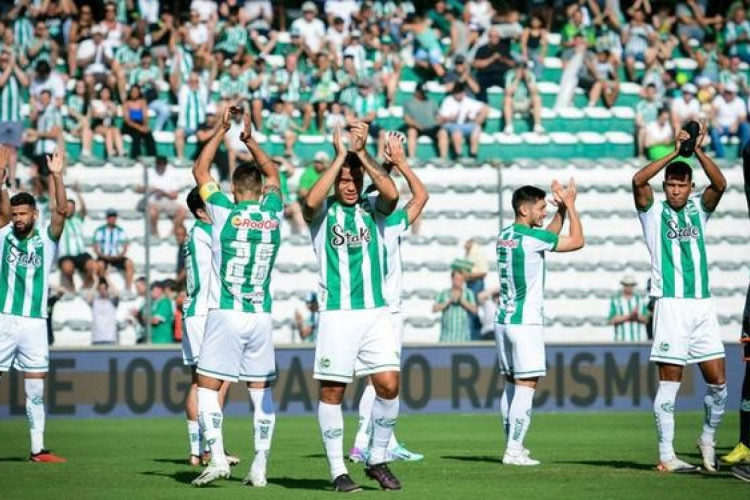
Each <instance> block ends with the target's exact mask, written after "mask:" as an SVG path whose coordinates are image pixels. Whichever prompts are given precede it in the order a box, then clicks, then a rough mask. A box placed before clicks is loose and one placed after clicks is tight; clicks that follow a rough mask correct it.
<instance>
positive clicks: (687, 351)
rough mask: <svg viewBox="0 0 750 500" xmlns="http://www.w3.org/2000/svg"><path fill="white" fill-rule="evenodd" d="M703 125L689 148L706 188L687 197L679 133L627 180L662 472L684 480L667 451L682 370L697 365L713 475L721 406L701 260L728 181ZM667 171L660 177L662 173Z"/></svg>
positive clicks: (715, 327) (722, 388)
mask: <svg viewBox="0 0 750 500" xmlns="http://www.w3.org/2000/svg"><path fill="white" fill-rule="evenodd" d="M705 136H706V124H705V123H702V124H701V126H700V130H699V131H698V135H697V137H696V141H695V154H696V156H697V157H698V161H699V162H700V165H701V167H702V168H703V171H704V172H705V173H706V176H707V177H708V180H709V181H710V185H709V186H708V187H707V188H706V189H705V190H704V191H703V193H701V194H699V195H696V196H693V189H694V187H695V184H694V183H693V173H692V169H691V168H690V166H689V165H688V164H687V163H685V162H684V161H681V160H677V161H675V160H676V159H677V157H678V156H679V154H680V148H681V147H682V146H683V143H684V142H685V141H692V139H691V136H690V134H688V133H687V132H686V131H685V130H682V131H680V133H679V134H678V135H677V137H676V138H675V149H674V151H672V152H671V153H670V154H669V155H667V156H665V157H664V158H662V159H660V160H657V161H654V162H652V163H649V164H648V165H646V166H645V167H643V168H642V169H641V170H639V171H638V172H637V173H636V174H635V176H633V196H634V198H635V206H636V208H637V209H638V218H639V220H640V222H641V225H642V226H643V236H644V238H645V240H646V247H647V248H648V250H649V253H650V255H651V285H650V291H649V293H650V295H651V296H652V297H654V298H655V299H656V301H655V307H654V341H653V345H652V348H651V356H650V359H651V361H652V362H654V363H656V364H657V366H658V369H659V388H658V390H657V393H656V397H655V398H654V415H655V418H656V428H657V436H658V441H659V465H658V469H659V470H660V471H662V472H675V473H690V472H697V471H699V470H700V468H699V467H695V466H693V465H691V464H689V463H686V462H684V461H682V460H680V459H678V458H677V456H676V455H675V452H674V444H673V441H674V429H675V422H674V412H675V401H676V399H677V392H678V391H679V388H680V384H681V382H682V373H683V370H684V367H685V365H686V364H693V363H697V364H698V366H699V367H700V369H701V373H702V374H703V378H704V380H705V381H706V384H707V387H706V396H705V399H704V405H705V408H706V418H705V421H704V424H703V432H702V433H701V435H700V437H699V438H698V441H697V445H698V448H699V450H700V452H701V455H702V457H703V465H704V466H705V468H706V469H707V470H709V471H715V470H716V467H717V465H716V451H715V435H716V429H717V427H718V426H719V423H720V422H721V418H722V416H723V414H724V408H725V406H726V400H727V381H726V373H725V365H724V344H723V343H722V341H721V334H720V331H719V320H718V317H717V315H716V307H715V306H714V304H713V301H712V300H711V288H710V286H709V280H708V278H709V276H708V258H707V256H706V242H705V239H706V233H705V231H706V225H707V224H708V220H709V219H710V217H711V215H712V214H713V212H714V210H716V207H717V206H718V205H719V201H720V200H721V197H722V195H723V194H724V191H725V190H726V187H727V181H726V179H725V178H724V175H722V173H721V171H720V170H719V168H718V167H717V166H716V163H714V162H713V160H711V158H709V157H708V155H706V153H705V152H704V151H703V148H702V145H703V139H704V138H705ZM665 167H666V170H665ZM662 170H665V173H664V182H663V184H662V185H663V187H664V193H665V195H666V196H665V198H666V199H665V200H664V201H660V202H655V201H654V192H653V190H652V189H651V186H650V185H649V181H650V180H651V179H653V178H654V177H655V176H656V175H657V174H658V173H659V172H661V171H662Z"/></svg>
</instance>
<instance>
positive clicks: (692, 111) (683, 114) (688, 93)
mask: <svg viewBox="0 0 750 500" xmlns="http://www.w3.org/2000/svg"><path fill="white" fill-rule="evenodd" d="M680 92H681V94H682V95H681V96H680V97H677V98H675V99H673V100H672V105H671V107H670V112H671V114H672V128H673V129H674V130H682V127H683V125H685V124H686V123H687V122H690V121H697V120H698V117H699V115H700V103H699V102H698V99H696V98H695V96H696V94H697V93H698V88H697V87H696V86H695V85H693V84H692V83H686V84H684V85H683V86H682V87H681V88H680Z"/></svg>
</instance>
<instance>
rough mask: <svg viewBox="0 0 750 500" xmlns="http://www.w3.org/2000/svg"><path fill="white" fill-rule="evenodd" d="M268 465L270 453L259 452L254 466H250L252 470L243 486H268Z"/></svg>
mask: <svg viewBox="0 0 750 500" xmlns="http://www.w3.org/2000/svg"><path fill="white" fill-rule="evenodd" d="M267 464H268V452H258V453H256V454H255V459H254V460H253V464H252V465H251V466H250V470H249V471H248V473H247V476H245V479H243V480H242V484H245V485H249V486H253V487H255V488H263V487H264V486H266V485H267V484H268V480H267V479H266V467H267Z"/></svg>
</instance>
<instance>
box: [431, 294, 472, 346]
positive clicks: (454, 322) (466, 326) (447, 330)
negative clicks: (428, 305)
mask: <svg viewBox="0 0 750 500" xmlns="http://www.w3.org/2000/svg"><path fill="white" fill-rule="evenodd" d="M451 292H452V290H451V289H450V288H449V289H448V290H443V291H442V292H440V293H438V295H437V297H436V299H435V301H436V302H437V303H438V304H445V303H446V302H448V301H449V300H451ZM461 299H462V300H465V301H466V302H468V303H469V304H475V303H476V301H475V299H474V292H472V291H471V290H469V289H468V288H466V287H464V289H463V290H462V291H461ZM470 340H471V322H470V316H469V311H467V310H466V309H464V307H463V306H462V305H461V304H455V303H451V304H450V305H449V306H448V307H446V308H445V309H443V314H442V315H441V317H440V342H469V341H470Z"/></svg>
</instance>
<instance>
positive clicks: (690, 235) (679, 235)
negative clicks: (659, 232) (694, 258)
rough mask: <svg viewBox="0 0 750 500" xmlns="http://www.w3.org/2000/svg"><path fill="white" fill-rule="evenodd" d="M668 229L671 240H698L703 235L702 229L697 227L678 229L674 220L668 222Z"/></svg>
mask: <svg viewBox="0 0 750 500" xmlns="http://www.w3.org/2000/svg"><path fill="white" fill-rule="evenodd" d="M667 227H668V229H667V235H666V236H667V238H668V239H670V240H677V241H688V240H697V239H698V238H700V235H701V232H700V229H698V228H697V227H696V226H692V225H689V226H686V227H678V223H677V221H674V220H668V221H667Z"/></svg>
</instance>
